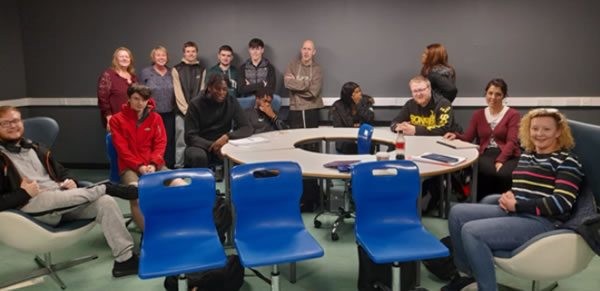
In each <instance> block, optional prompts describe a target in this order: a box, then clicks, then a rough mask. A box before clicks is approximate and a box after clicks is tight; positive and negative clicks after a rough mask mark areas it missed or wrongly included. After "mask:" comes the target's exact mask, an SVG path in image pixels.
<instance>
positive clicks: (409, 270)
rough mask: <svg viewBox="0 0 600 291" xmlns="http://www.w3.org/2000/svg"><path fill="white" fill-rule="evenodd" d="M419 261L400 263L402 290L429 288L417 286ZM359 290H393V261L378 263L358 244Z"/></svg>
mask: <svg viewBox="0 0 600 291" xmlns="http://www.w3.org/2000/svg"><path fill="white" fill-rule="evenodd" d="M418 267H419V264H418V262H417V261H411V262H402V263H400V277H401V278H400V284H401V286H400V287H401V288H400V289H401V290H402V291H408V290H427V289H424V288H416V285H417V268H418ZM357 285H358V290H359V291H387V290H392V288H391V286H392V263H389V264H377V263H375V262H373V260H371V258H370V257H369V255H368V254H367V252H365V250H364V249H363V248H362V247H361V246H360V245H359V246H358V284H357Z"/></svg>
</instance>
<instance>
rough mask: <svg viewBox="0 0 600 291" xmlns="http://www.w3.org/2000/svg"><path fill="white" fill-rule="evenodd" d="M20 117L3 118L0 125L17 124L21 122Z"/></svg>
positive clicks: (5, 126) (6, 126)
mask: <svg viewBox="0 0 600 291" xmlns="http://www.w3.org/2000/svg"><path fill="white" fill-rule="evenodd" d="M22 121H23V120H22V119H13V120H3V121H0V127H4V128H8V127H10V126H13V125H18V124H20V123H21V122H22Z"/></svg>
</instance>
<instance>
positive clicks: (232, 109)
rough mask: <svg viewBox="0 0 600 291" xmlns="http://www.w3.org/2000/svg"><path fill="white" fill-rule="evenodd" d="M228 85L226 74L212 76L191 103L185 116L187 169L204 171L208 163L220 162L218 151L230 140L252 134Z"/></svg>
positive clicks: (219, 152)
mask: <svg viewBox="0 0 600 291" xmlns="http://www.w3.org/2000/svg"><path fill="white" fill-rule="evenodd" d="M228 85H229V78H228V77H227V76H225V74H223V73H214V74H212V75H210V77H209V78H208V84H207V88H206V90H204V91H202V93H201V94H200V96H199V97H196V98H194V99H192V101H191V102H190V105H189V108H188V112H187V114H186V116H185V144H186V148H185V166H186V168H206V167H208V164H209V161H220V160H221V159H222V154H221V148H222V147H223V146H224V145H225V144H226V143H227V141H229V139H230V138H231V139H238V138H244V137H248V136H250V135H251V134H252V130H251V128H250V126H249V125H248V119H247V118H246V115H245V114H244V111H243V110H242V107H241V106H240V104H239V103H238V101H237V100H236V98H235V97H233V96H231V95H229V94H228V91H227V89H228V88H229V86H228ZM232 127H234V128H233V131H232Z"/></svg>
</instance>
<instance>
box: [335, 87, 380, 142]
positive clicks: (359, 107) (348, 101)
mask: <svg viewBox="0 0 600 291" xmlns="http://www.w3.org/2000/svg"><path fill="white" fill-rule="evenodd" d="M373 103H375V101H374V100H373V97H371V96H369V95H363V94H362V90H361V89H360V86H358V84H356V83H354V82H347V83H345V84H344V85H343V86H342V91H341V92H340V99H339V100H337V101H335V102H334V103H333V105H332V106H331V109H330V110H329V118H330V119H331V121H332V122H333V126H334V127H359V126H360V125H361V124H363V123H369V124H371V123H373V120H375V112H373ZM336 148H337V150H338V151H339V152H341V153H344V154H356V152H357V146H356V143H353V142H339V143H336Z"/></svg>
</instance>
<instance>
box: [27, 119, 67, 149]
mask: <svg viewBox="0 0 600 291" xmlns="http://www.w3.org/2000/svg"><path fill="white" fill-rule="evenodd" d="M23 127H24V128H25V132H24V133H23V136H24V137H25V138H28V139H31V140H33V141H35V142H38V143H41V144H43V145H44V146H46V147H48V148H51V147H52V145H54V141H55V140H56V136H57V135H58V132H59V130H60V127H59V126H58V123H57V122H56V120H54V119H52V118H50V117H44V116H39V117H32V118H27V119H25V120H23Z"/></svg>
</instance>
